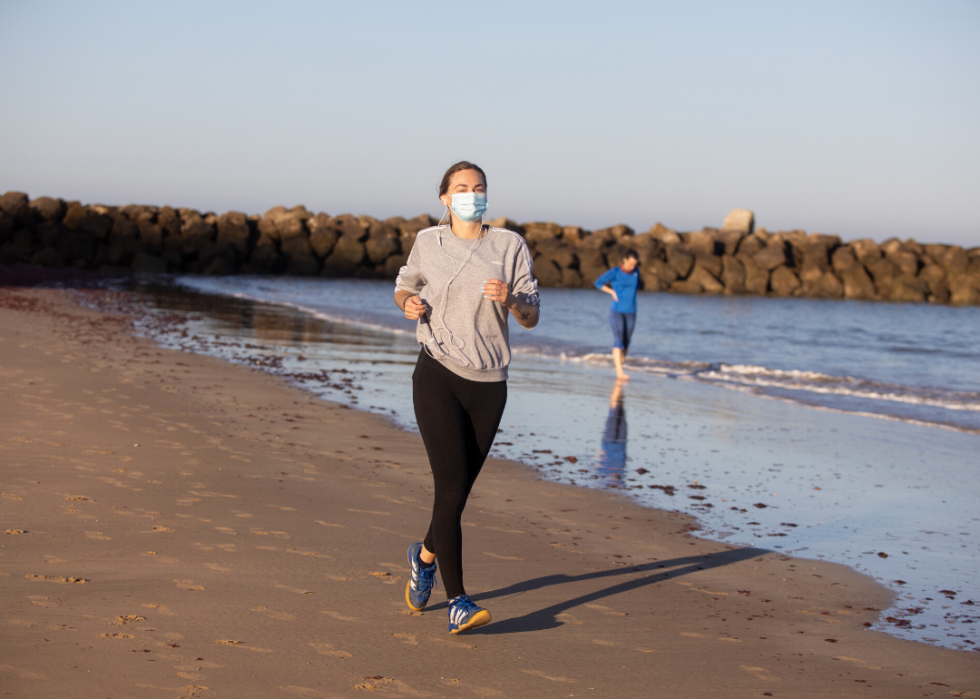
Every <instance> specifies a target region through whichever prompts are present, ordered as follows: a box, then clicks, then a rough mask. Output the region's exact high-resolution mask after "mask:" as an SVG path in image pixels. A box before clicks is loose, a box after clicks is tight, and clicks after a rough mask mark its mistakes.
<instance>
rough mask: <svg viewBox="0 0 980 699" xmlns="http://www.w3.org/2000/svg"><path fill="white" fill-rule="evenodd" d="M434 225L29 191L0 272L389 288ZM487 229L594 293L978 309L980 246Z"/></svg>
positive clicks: (3, 239) (5, 239) (7, 238)
mask: <svg viewBox="0 0 980 699" xmlns="http://www.w3.org/2000/svg"><path fill="white" fill-rule="evenodd" d="M435 223H436V221H435V220H434V219H433V218H432V217H430V216H429V215H428V214H422V215H420V216H416V217H414V218H411V219H405V218H403V217H401V216H396V217H393V218H388V219H385V220H383V221H382V220H378V219H375V218H373V217H371V216H365V215H361V216H354V215H351V214H342V215H339V216H329V215H327V214H325V213H316V214H314V213H312V212H310V211H308V210H307V209H306V207H304V206H296V207H293V208H291V209H286V208H285V207H282V206H277V207H273V208H272V209H269V210H268V211H267V212H265V214H264V215H262V216H258V215H246V214H244V213H241V212H237V211H229V212H227V213H224V214H220V215H218V214H216V213H213V212H205V213H202V212H200V211H197V210H194V209H186V208H177V209H175V208H171V207H169V206H144V205H136V204H131V205H128V206H102V205H97V204H93V205H82V204H81V203H79V202H65V201H63V200H61V199H54V198H51V197H38V198H36V199H30V198H29V197H28V196H27V195H26V194H24V193H22V192H7V193H6V194H4V195H2V196H0V265H35V266H43V267H54V268H58V267H74V268H79V269H99V270H106V271H124V270H131V271H136V272H155V273H166V272H171V273H197V274H220V275H226V274H289V275H304V276H315V275H320V276H325V277H361V278H386V279H393V278H394V277H395V276H396V275H397V273H398V269H399V268H400V267H401V266H402V265H404V264H405V261H406V259H407V258H408V255H409V253H410V252H411V250H412V246H413V244H414V242H415V236H416V235H418V232H419V231H421V230H422V229H424V228H427V227H429V226H431V225H433V224H435ZM488 223H490V224H492V225H495V226H500V227H503V228H508V229H510V230H513V231H516V232H518V233H520V234H521V235H523V236H524V238H525V239H526V240H527V243H528V247H529V248H530V250H531V253H532V254H533V256H534V272H535V276H536V277H537V278H538V282H539V283H540V284H541V285H542V286H547V287H572V288H574V287H584V286H590V285H591V284H592V283H593V282H594V281H595V280H596V279H597V278H598V276H599V275H600V274H602V272H604V271H605V270H607V269H609V267H611V266H613V265H617V264H619V262H620V261H621V260H622V257H623V255H624V254H625V253H626V251H627V250H628V249H630V248H632V249H634V250H636V251H637V252H638V253H639V257H640V264H641V267H640V270H641V275H642V280H643V287H644V288H645V289H647V290H650V291H668V292H674V293H685V294H729V295H746V294H747V295H757V296H781V297H790V296H802V297H810V298H825V299H859V300H881V301H900V302H930V303H942V304H945V303H950V304H958V305H980V247H974V248H970V249H964V248H962V247H960V246H957V245H940V244H922V243H918V242H916V241H914V240H911V239H909V240H905V241H901V240H898V239H895V238H893V239H890V240H886V241H884V242H883V243H880V244H879V243H876V242H874V241H873V240H870V239H860V240H852V241H848V242H845V241H843V240H841V239H840V237H838V236H836V235H826V234H822V233H810V234H807V233H805V232H804V231H800V230H792V231H778V232H769V231H767V230H765V229H764V228H758V229H756V228H755V221H754V215H753V214H752V212H751V211H747V210H735V211H732V212H731V213H730V214H729V215H728V216H727V217H726V218H725V222H724V223H723V224H722V227H721V228H704V229H702V230H700V231H693V232H677V231H675V230H673V229H670V228H667V227H666V226H664V225H662V224H660V223H658V224H656V225H655V226H653V227H652V228H651V229H650V230H648V231H646V232H645V233H639V234H638V233H636V231H634V230H633V229H632V228H630V227H628V226H625V225H617V226H612V227H609V228H603V229H601V230H595V231H589V230H585V229H583V228H580V227H578V226H561V225H559V224H557V223H541V222H533V223H524V224H518V223H515V222H514V221H511V220H509V219H504V218H501V219H495V220H493V221H489V222H488Z"/></svg>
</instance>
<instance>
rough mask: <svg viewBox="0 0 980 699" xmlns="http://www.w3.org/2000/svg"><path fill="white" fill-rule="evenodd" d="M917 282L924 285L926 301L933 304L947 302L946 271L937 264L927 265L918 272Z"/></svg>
mask: <svg viewBox="0 0 980 699" xmlns="http://www.w3.org/2000/svg"><path fill="white" fill-rule="evenodd" d="M919 280H920V281H922V283H924V284H925V285H926V290H927V292H928V300H929V301H931V302H933V303H947V302H949V285H948V284H947V283H946V270H944V269H943V268H942V267H940V266H939V265H937V264H929V265H926V266H924V267H923V268H922V269H920V270H919Z"/></svg>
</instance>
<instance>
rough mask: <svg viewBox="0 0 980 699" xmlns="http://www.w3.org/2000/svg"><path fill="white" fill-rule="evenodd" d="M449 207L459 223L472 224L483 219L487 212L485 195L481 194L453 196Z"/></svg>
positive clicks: (464, 193)
mask: <svg viewBox="0 0 980 699" xmlns="http://www.w3.org/2000/svg"><path fill="white" fill-rule="evenodd" d="M452 201H453V204H452V206H451V207H449V208H451V209H452V210H453V213H454V214H456V218H458V219H459V220H460V221H466V222H472V221H478V220H480V219H481V218H483V214H484V213H486V210H487V195H486V194H484V193H483V192H463V193H462V194H454V195H453V199H452Z"/></svg>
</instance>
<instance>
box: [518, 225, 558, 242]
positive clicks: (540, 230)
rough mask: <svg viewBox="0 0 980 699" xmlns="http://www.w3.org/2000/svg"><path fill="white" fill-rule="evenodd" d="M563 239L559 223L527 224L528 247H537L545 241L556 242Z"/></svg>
mask: <svg viewBox="0 0 980 699" xmlns="http://www.w3.org/2000/svg"><path fill="white" fill-rule="evenodd" d="M560 237H561V226H559V225H558V224H557V223H525V224H524V238H525V239H526V240H527V243H528V245H535V244H537V243H538V242H540V241H544V240H556V239H558V238H560Z"/></svg>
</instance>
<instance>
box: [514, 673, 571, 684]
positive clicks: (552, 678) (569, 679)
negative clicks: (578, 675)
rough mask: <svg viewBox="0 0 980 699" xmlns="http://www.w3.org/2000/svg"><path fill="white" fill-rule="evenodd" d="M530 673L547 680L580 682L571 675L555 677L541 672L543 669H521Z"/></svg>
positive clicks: (569, 682)
mask: <svg viewBox="0 0 980 699" xmlns="http://www.w3.org/2000/svg"><path fill="white" fill-rule="evenodd" d="M521 672H524V673H526V674H528V675H534V676H535V677H540V678H542V679H545V680H550V681H552V682H566V683H568V684H578V680H573V679H572V678H570V677H554V676H552V675H546V674H545V673H543V672H541V670H521Z"/></svg>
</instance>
